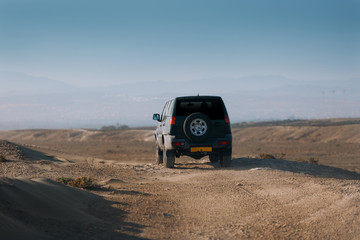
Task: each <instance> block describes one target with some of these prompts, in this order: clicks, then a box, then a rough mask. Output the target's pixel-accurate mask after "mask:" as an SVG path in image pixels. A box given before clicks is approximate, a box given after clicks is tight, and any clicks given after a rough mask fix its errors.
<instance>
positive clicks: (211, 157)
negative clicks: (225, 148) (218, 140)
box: [209, 153, 219, 163]
mask: <svg viewBox="0 0 360 240" xmlns="http://www.w3.org/2000/svg"><path fill="white" fill-rule="evenodd" d="M209 160H210V162H212V163H216V162H218V161H219V154H217V153H212V154H210V155H209Z"/></svg>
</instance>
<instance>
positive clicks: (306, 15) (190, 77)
mask: <svg viewBox="0 0 360 240" xmlns="http://www.w3.org/2000/svg"><path fill="white" fill-rule="evenodd" d="M359 22H360V1H357V0H349V1H340V0H319V1H310V0H305V1H285V0H280V1H275V2H274V1H272V2H269V1H266V0H256V1H235V0H227V1H216V0H196V1H188V0H185V1H168V0H148V1H144V0H120V1H115V0H107V1H97V0H90V1H85V0H79V1H68V0H65V1H47V0H29V1H21V0H0V36H1V37H0V129H18V128H39V127H43V128H59V127H60V128H68V127H69V128H72V127H75V128H76V127H88V126H94V127H100V126H102V125H109V124H116V123H120V124H125V125H130V126H140V125H143V126H148V125H153V124H154V122H151V115H152V113H153V112H161V110H162V106H163V104H164V101H165V100H167V99H169V98H173V97H176V96H179V95H196V94H198V93H200V94H201V95H204V94H211V95H220V96H222V97H223V98H224V100H225V102H226V103H227V106H228V110H229V112H230V117H231V119H232V122H241V121H251V120H271V119H274V120H282V119H287V118H302V119H306V118H332V117H345V118H346V117H360V110H359V109H360V105H359V104H360V99H359V97H358V95H359V94H358V92H359V90H360V87H359V82H360V25H359V24H358V23H359ZM136 109H138V110H136Z"/></svg>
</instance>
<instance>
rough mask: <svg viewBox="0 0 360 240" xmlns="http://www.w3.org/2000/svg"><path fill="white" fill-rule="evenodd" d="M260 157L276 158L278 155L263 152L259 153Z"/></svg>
mask: <svg viewBox="0 0 360 240" xmlns="http://www.w3.org/2000/svg"><path fill="white" fill-rule="evenodd" d="M259 158H260V159H276V157H274V155H271V154H268V153H261V154H260V155H259Z"/></svg>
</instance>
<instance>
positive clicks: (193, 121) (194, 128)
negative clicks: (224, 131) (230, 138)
mask: <svg viewBox="0 0 360 240" xmlns="http://www.w3.org/2000/svg"><path fill="white" fill-rule="evenodd" d="M183 129H184V132H185V135H186V136H187V137H188V138H189V139H190V140H192V141H203V140H205V139H206V138H207V137H208V136H209V134H210V132H211V121H210V118H209V117H208V116H206V115H205V114H203V113H200V112H196V113H193V114H191V115H189V116H188V117H187V118H186V119H185V121H184V126H183Z"/></svg>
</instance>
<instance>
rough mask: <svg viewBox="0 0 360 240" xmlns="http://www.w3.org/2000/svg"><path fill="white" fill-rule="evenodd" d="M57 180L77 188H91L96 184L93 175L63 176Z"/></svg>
mask: <svg viewBox="0 0 360 240" xmlns="http://www.w3.org/2000/svg"><path fill="white" fill-rule="evenodd" d="M57 181H58V182H59V183H62V184H65V185H68V186H72V187H77V188H91V187H94V186H95V184H94V180H93V179H92V178H91V177H77V178H75V179H73V178H67V177H61V178H58V179H57Z"/></svg>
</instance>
